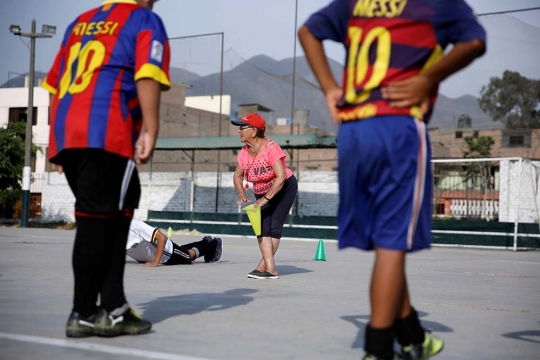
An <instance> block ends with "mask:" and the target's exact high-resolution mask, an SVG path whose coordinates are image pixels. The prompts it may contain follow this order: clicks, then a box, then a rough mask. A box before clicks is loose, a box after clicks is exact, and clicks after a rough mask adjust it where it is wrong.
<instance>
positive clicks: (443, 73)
mask: <svg viewBox="0 0 540 360" xmlns="http://www.w3.org/2000/svg"><path fill="white" fill-rule="evenodd" d="M484 50H485V44H484V43H483V42H482V41H480V40H471V41H467V42H462V43H457V44H455V45H454V47H453V48H452V50H451V51H450V52H449V53H448V54H447V55H446V56H445V57H444V58H443V59H442V60H441V61H440V62H438V63H437V64H435V65H434V66H432V67H429V68H428V69H426V70H425V71H423V72H422V73H420V74H419V75H416V76H413V77H410V78H408V79H406V80H403V81H399V82H395V83H392V84H389V85H388V86H386V87H384V88H383V89H382V95H383V97H384V98H385V99H387V100H389V101H390V106H393V107H397V108H406V107H410V106H414V105H419V106H420V109H421V111H422V113H424V114H425V113H426V111H427V109H428V104H429V96H430V93H431V92H432V91H433V89H435V88H436V87H437V85H438V84H439V83H441V82H442V81H443V80H444V79H446V78H447V77H449V76H450V75H452V74H454V73H456V72H458V71H459V70H461V69H463V68H465V67H466V66H467V65H469V64H470V63H471V62H472V61H473V60H474V59H475V58H477V57H478V56H480V55H482V54H483V53H484Z"/></svg>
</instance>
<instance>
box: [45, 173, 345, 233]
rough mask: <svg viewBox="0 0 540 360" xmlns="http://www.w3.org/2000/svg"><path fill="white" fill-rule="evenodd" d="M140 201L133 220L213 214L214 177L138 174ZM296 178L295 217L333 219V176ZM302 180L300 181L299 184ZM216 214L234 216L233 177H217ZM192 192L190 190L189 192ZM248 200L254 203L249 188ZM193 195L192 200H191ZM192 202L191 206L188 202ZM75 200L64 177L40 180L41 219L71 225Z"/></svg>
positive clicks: (335, 194) (47, 176)
mask: <svg viewBox="0 0 540 360" xmlns="http://www.w3.org/2000/svg"><path fill="white" fill-rule="evenodd" d="M139 178H140V181H141V190H142V191H141V200H140V202H139V209H138V210H136V212H135V217H138V218H140V219H142V220H146V219H147V216H148V210H157V211H162V210H166V211H183V212H188V211H190V209H191V206H193V209H194V211H195V212H207V213H213V212H215V207H216V205H215V201H216V184H217V173H215V172H199V173H195V181H194V186H193V187H192V178H191V173H189V172H182V173H153V174H152V179H150V174H149V173H140V174H139ZM297 178H298V213H299V215H303V216H335V215H336V214H337V204H338V192H337V176H336V173H335V172H301V173H300V174H297ZM303 180H304V181H303ZM219 184H220V190H219V195H218V212H219V213H238V212H239V207H238V205H236V200H237V199H238V196H237V194H236V191H235V190H234V186H233V173H232V172H224V173H220V182H219ZM192 189H193V190H192ZM247 193H248V197H249V198H250V199H251V200H252V201H255V196H254V195H253V192H252V188H251V187H250V188H249V190H248V191H247ZM192 195H193V196H192ZM192 198H193V204H192V203H191V199H192ZM74 202H75V198H74V197H73V194H72V193H71V190H70V189H69V186H68V184H67V181H66V179H65V176H64V175H59V174H57V173H53V172H51V173H46V174H44V177H43V180H42V199H41V219H42V220H43V221H45V222H50V221H74V220H75V218H74Z"/></svg>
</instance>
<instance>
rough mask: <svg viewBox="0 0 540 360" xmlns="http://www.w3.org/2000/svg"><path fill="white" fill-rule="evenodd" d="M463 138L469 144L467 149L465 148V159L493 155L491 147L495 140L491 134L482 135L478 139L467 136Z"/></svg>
mask: <svg viewBox="0 0 540 360" xmlns="http://www.w3.org/2000/svg"><path fill="white" fill-rule="evenodd" d="M463 140H465V143H466V144H467V149H465V150H463V157H464V158H465V159H474V158H488V157H491V147H492V146H493V145H494V144H495V140H493V138H492V137H491V136H480V137H478V139H476V140H475V139H473V138H472V137H470V136H465V137H464V138H463Z"/></svg>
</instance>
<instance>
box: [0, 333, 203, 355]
mask: <svg viewBox="0 0 540 360" xmlns="http://www.w3.org/2000/svg"><path fill="white" fill-rule="evenodd" d="M0 339H8V340H15V341H22V342H28V343H33V344H41V345H49V346H58V347H63V348H72V349H78V350H87V351H94V352H100V353H106V354H113V355H127V356H135V357H140V358H144V359H158V360H210V359H207V358H200V357H193V356H185V355H176V354H169V353H164V352H159V351H148V350H140V349H133V348H125V347H120V346H111V345H103V344H94V343H88V342H80V341H76V340H64V339H55V338H46V337H41V336H31V335H20V334H8V333H0Z"/></svg>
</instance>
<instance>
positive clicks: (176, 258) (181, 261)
mask: <svg viewBox="0 0 540 360" xmlns="http://www.w3.org/2000/svg"><path fill="white" fill-rule="evenodd" d="M163 264H164V265H189V264H191V260H190V258H189V249H188V248H187V247H186V246H185V245H182V246H179V245H176V244H175V243H174V242H173V252H172V254H171V257H170V258H169V260H167V261H165V262H164V263H163Z"/></svg>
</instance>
